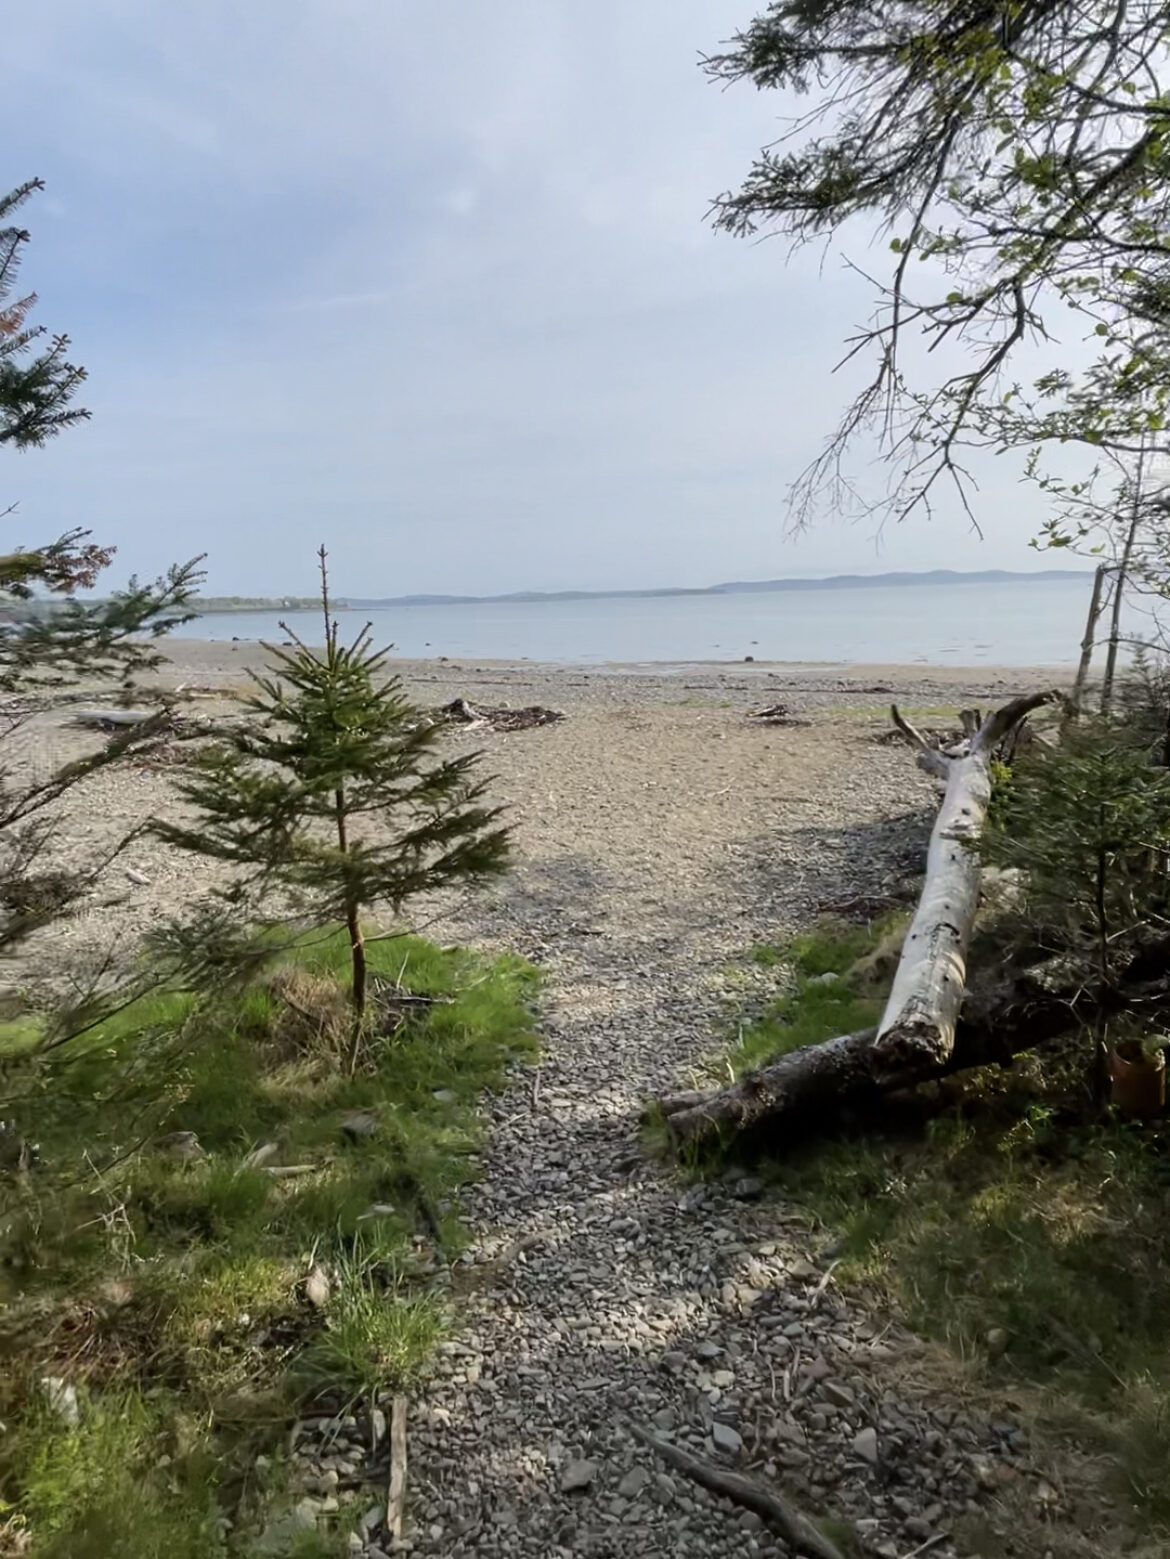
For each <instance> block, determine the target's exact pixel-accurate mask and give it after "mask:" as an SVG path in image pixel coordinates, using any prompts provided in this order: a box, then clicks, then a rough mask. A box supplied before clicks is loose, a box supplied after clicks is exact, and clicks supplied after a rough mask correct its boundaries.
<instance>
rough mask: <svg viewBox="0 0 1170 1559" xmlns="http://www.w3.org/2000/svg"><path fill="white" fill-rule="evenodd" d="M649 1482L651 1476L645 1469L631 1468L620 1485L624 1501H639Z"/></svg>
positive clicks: (620, 1492) (619, 1488)
mask: <svg viewBox="0 0 1170 1559" xmlns="http://www.w3.org/2000/svg"><path fill="white" fill-rule="evenodd" d="M649 1481H650V1474H649V1473H648V1472H647V1471H646V1469H645V1467H631V1468H630V1470H629V1472H627V1473H626V1475H625V1477H624V1478H623V1479H622V1481H621V1482H620V1483H619V1484H618V1493H619V1494H620V1495H621V1496H622V1498H623V1499H637V1497H638V1495H639V1494H640V1493H641V1492H642V1490H643V1489H644V1488H645V1487H646V1485H647V1483H649Z"/></svg>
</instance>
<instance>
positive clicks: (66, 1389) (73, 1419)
mask: <svg viewBox="0 0 1170 1559" xmlns="http://www.w3.org/2000/svg"><path fill="white" fill-rule="evenodd" d="M41 1390H42V1391H43V1392H44V1393H45V1400H46V1401H47V1402H48V1404H49V1408H50V1410H51V1411H52V1412H54V1413H56V1415H57V1417H58V1418H59V1419H60V1420H61V1422H62V1423H63V1424H68V1426H69V1427H70V1429H76V1427H77V1425H78V1424H79V1423H80V1422H81V1406H80V1404H79V1403H78V1400H77V1387H76V1386H74V1385H73V1384H72V1383H71V1382H69V1381H67V1380H62V1379H61V1377H60V1375H44V1376H42V1377H41Z"/></svg>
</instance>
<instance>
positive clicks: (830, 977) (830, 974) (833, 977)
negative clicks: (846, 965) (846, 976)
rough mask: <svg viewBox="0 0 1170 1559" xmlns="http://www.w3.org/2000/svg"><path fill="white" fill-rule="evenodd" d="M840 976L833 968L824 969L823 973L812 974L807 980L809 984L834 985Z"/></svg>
mask: <svg viewBox="0 0 1170 1559" xmlns="http://www.w3.org/2000/svg"><path fill="white" fill-rule="evenodd" d="M840 978H841V976H840V975H839V974H838V973H837V971H836V970H835V969H826V970H825V972H824V974H814V975H813V977H812V979H811V980H810V981H809V984H810V985H836V984H837V982H838V981H839V980H840Z"/></svg>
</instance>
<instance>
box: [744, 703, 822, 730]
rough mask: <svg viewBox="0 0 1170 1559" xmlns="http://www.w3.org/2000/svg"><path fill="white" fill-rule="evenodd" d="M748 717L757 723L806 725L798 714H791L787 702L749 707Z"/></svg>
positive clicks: (806, 722)
mask: <svg viewBox="0 0 1170 1559" xmlns="http://www.w3.org/2000/svg"><path fill="white" fill-rule="evenodd" d="M747 717H748V719H749V720H754V721H756V723H757V724H759V725H788V726H792V725H807V724H808V723H809V722H808V721H807V720H802V719H800V717H799V716H798V715H794V714H791V713H790V712H789V709H788V705H787V704H769V705H768V707H767V708H766V709H749V710H748V716H747Z"/></svg>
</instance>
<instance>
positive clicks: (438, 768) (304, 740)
mask: <svg viewBox="0 0 1170 1559" xmlns="http://www.w3.org/2000/svg"><path fill="white" fill-rule="evenodd" d="M318 556H319V559H320V568H321V606H322V611H323V614H324V620H325V647H324V650H323V651H317V650H314V649H311V648H310V647H309V646H308V645H306V644H305V643H303V642H302V641H301V640H300V639H299V638H298V637H297V636H296V635H295V634H294V633H293V632H292V630H291V629H290V628H288V626H287V625H286V624H283V623H282V624H281V626H282V628H283V629H284V631H285V633H287V634H288V636H289V638H290V639H291V640H292V648H291V649H288V650H284V649H276V648H273V647H272V646H267V648H268V652H269V654H270V655H271V657H272V659H273V663H274V664H273V670H272V672H271V673H270V674H266V675H254V678H253V680H254V682H255V688H256V690H255V693H254V695H253V697H252V698H251V699H250V700H249V703H248V710H249V712H250V714H251V715H252V716H253V718H252V719H251V720H250V721H248V722H247V723H246V724H245V725H243V726H242V727H241V728H240V729H239V730H238V731H236V732H233V733H232V734H230V735H229V736H228V738H227V739H226V740H224V741H223V742H221V743H219V744H217V745H216V746H214V747H212V748H210V749H208V750H207V751H206V752H205V753H204V754H203V755H202V756H201V758H200V760H199V761H198V763H197V765H196V767H195V768H194V769H193V771H192V772H191V773H190V774H189V775H188V776H187V777H185V778H184V779H182V780H180V782H179V787H178V788H179V791H180V793H181V795H182V797H183V799H184V800H185V801H186V802H187V804H188V805H189V806H190V807H191V808H193V809H194V812H195V818H194V820H193V821H192V822H191V823H190V824H180V823H170V822H165V821H158V822H156V823H155V824H154V825H153V826H154V829H155V832H156V833H157V834H158V835H159V836H160V837H161V838H162V839H164V840H166V841H167V842H169V843H170V844H174V845H178V846H180V847H181V848H182V849H185V850H191V851H194V852H195V853H197V854H199V855H205V856H210V857H212V858H214V859H216V860H219V861H223V862H226V863H228V864H230V865H232V866H236V867H240V868H243V878H242V883H241V884H237V887H236V889H235V890H233V891H234V893H235V895H236V898H235V902H242V901H243V900H245V899H247V898H249V897H252V896H255V897H256V898H258V899H259V900H260V901H261V902H264V901H265V900H266V899H267V898H268V897H269V895H270V894H271V893H272V892H273V891H274V890H275V891H276V892H278V893H281V894H283V896H284V899H285V901H286V902H287V901H289V900H291V901H292V902H293V903H295V904H296V905H297V907H298V909H299V911H300V913H301V914H303V915H305V916H307V917H308V918H310V919H311V920H312V921H313V923H315V924H318V925H319V924H322V923H326V922H329V921H334V920H340V921H343V922H344V923H345V925H346V927H347V930H348V934H349V941H350V949H351V954H352V982H351V995H352V1000H353V1006H354V1010H355V1013H356V1014H357V1017H358V1019H359V1020H360V1019H361V1017H362V1015H363V1014H364V1012H365V1009H366V1002H367V990H366V961H365V945H364V935H363V930H362V917H363V915H364V914H367V913H368V912H369V911H370V910H372V909H373V908H374V907H375V906H376V905H379V904H385V905H387V906H388V907H389V908H390V910H391V911H392V912H393V913H394V914H398V913H399V912H400V911H401V909H402V907H403V905H404V904H405V903H406V902H407V901H408V900H409V899H411V898H413V897H415V896H416V895H417V894H420V893H423V892H425V891H427V890H429V889H433V888H439V887H443V886H445V885H447V884H449V883H457V882H470V881H474V880H478V879H483V878H485V877H487V876H490V875H491V874H493V873H497V872H499V871H501V870H503V868H504V866H505V864H506V859H507V852H508V836H507V831H506V829H504V828H503V827H500V826H498V820H499V817H500V815H501V809H500V808H499V807H492V806H489V805H486V804H485V803H484V796H485V791H486V784H485V782H484V781H483V780H479V779H476V778H474V777H473V776H474V773H475V770H476V768H477V767H478V764H479V761H480V755H479V754H478V753H469V754H465V755H462V756H460V757H457V758H447V759H443V760H441V761H435V760H434V759H433V757H432V752H433V749H434V746H435V744H436V742H437V740H438V738H439V734H440V733H439V728H438V727H436V726H435V725H433V724H432V723H431V722H429V721H428V720H427V719H426V717H425V715H423V713H422V711H421V710H419V709H416V708H415V707H414V706H413V705H412V704H411V703H410V702H409V700H408V699H407V698H406V696H405V694H404V693H403V690H402V684H401V682H400V681H399V679H398V678H397V677H395V676H391V675H388V674H387V670H386V661H387V655H388V651H387V650H375V649H374V648H373V647H372V643H371V638H370V629H369V625H368V624H367V626H366V627H365V628H363V630H362V631H361V633H359V634H358V636H357V638H356V639H355V641H354V643H353V644H352V645H350V646H349V647H348V648H346V647H344V646H343V645H342V644H341V643H340V641H339V637H338V625H337V622H336V620H335V619H334V618H333V616H332V613H331V610H330V603H329V584H328V574H327V569H326V552H325V548H324V547H322V548H321V549H320V552H319V554H318Z"/></svg>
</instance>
